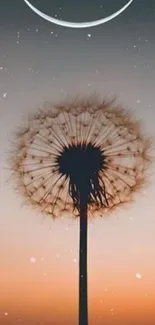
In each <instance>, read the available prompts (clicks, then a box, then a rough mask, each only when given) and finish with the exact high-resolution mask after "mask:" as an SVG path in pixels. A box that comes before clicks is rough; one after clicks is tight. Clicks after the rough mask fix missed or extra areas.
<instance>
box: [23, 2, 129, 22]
mask: <svg viewBox="0 0 155 325" xmlns="http://www.w3.org/2000/svg"><path fill="white" fill-rule="evenodd" d="M24 2H25V3H26V4H27V5H28V7H29V8H30V9H32V11H34V12H35V13H36V14H37V15H38V16H40V17H42V18H44V19H45V20H47V21H49V22H51V23H53V24H56V25H60V26H64V27H70V28H88V27H93V26H98V25H101V24H104V23H106V22H107V21H109V20H112V19H113V18H115V17H117V16H118V15H120V14H121V13H122V12H123V11H124V10H125V9H126V8H127V7H129V6H130V4H131V3H132V2H133V0H130V1H128V2H127V4H126V5H125V6H123V7H122V8H121V9H119V10H118V11H116V12H115V13H113V14H112V15H110V16H107V17H105V18H102V19H98V20H94V21H89V22H81V23H76V22H69V21H65V20H59V19H56V18H53V17H51V16H48V15H46V14H44V13H43V12H42V11H40V10H38V9H37V8H36V7H34V6H33V5H32V4H31V3H30V2H29V1H28V0H24Z"/></svg>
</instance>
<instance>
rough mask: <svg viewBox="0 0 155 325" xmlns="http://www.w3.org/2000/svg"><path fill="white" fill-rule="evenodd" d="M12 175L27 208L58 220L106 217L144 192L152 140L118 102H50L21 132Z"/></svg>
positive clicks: (18, 132) (18, 134) (91, 97)
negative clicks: (83, 214)
mask: <svg viewBox="0 0 155 325" xmlns="http://www.w3.org/2000/svg"><path fill="white" fill-rule="evenodd" d="M15 140H16V141H15V143H16V150H15V154H14V156H13V158H12V170H13V172H14V175H15V180H16V184H17V187H18V190H19V191H20V192H21V194H22V195H23V197H24V199H25V201H26V203H29V204H31V206H32V207H35V208H39V209H40V211H42V212H44V213H46V214H49V215H50V216H51V217H53V218H54V219H55V218H57V217H61V216H64V215H65V214H66V215H70V214H72V215H74V216H79V206H80V199H81V196H83V200H85V204H87V205H88V216H89V217H92V216H104V215H105V214H106V213H108V212H112V211H113V210H115V209H116V208H117V207H121V206H123V205H125V204H126V203H131V202H132V201H133V197H134V194H135V193H136V192H138V191H140V189H141V188H143V187H144V185H145V183H146V180H147V176H146V171H147V168H148V166H149V164H150V162H151V158H150V156H149V150H150V148H151V146H152V139H149V138H146V137H144V135H143V134H142V131H141V124H140V123H139V122H137V121H134V120H133V118H132V117H131V115H130V113H129V112H128V111H126V110H125V109H124V108H122V107H119V106H116V105H114V101H113V100H112V101H109V102H108V101H105V100H100V99H99V98H98V97H97V95H95V96H90V97H88V98H84V99H81V98H80V97H78V96H77V97H76V98H74V99H72V100H66V101H64V102H61V103H58V104H52V103H50V102H46V103H45V104H44V105H43V108H41V109H38V111H37V113H34V114H32V115H29V118H28V125H27V126H26V127H24V128H20V129H19V130H18V131H17V132H16V139H15Z"/></svg>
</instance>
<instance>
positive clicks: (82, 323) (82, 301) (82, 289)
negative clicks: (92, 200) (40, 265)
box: [79, 199, 88, 325]
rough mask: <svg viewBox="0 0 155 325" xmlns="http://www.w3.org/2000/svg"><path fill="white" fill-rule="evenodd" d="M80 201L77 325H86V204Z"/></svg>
mask: <svg viewBox="0 0 155 325" xmlns="http://www.w3.org/2000/svg"><path fill="white" fill-rule="evenodd" d="M82 201H83V200H82V199H81V200H80V250H79V325H88V297H87V204H83V203H82Z"/></svg>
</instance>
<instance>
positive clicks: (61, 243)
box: [0, 0, 155, 325]
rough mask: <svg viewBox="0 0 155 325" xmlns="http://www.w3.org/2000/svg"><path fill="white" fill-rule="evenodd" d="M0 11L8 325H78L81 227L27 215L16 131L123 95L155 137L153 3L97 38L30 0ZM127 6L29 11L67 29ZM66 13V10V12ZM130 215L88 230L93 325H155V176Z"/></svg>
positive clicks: (74, 5) (54, 4) (65, 1)
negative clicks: (46, 116)
mask: <svg viewBox="0 0 155 325" xmlns="http://www.w3.org/2000/svg"><path fill="white" fill-rule="evenodd" d="M1 2H2V3H1V10H0V171H1V175H0V177H1V180H0V229H1V233H0V255H1V265H0V324H3V325H17V324H22V325H51V324H55V325H75V324H78V239H79V232H78V231H79V224H78V221H72V220H66V221H63V222H62V221H61V222H60V221H59V220H57V221H55V222H53V221H52V220H50V219H48V218H46V219H44V220H43V217H42V215H39V214H38V213H37V212H35V211H32V210H31V209H30V208H27V207H26V206H21V204H22V199H21V198H20V197H18V195H17V194H16V193H15V191H14V190H13V189H12V184H11V183H10V182H7V179H8V177H9V172H8V170H7V169H5V167H6V166H7V162H6V159H7V154H8V151H9V150H10V147H11V144H10V140H11V138H12V132H14V131H15V130H16V128H17V126H18V125H19V124H20V123H21V121H22V117H23V116H24V115H27V113H28V112H30V111H34V110H36V108H37V107H39V106H40V105H42V103H43V102H44V101H45V100H53V99H54V100H57V99H58V100H59V99H63V98H65V96H66V95H71V96H72V95H75V94H82V95H85V94H89V93H91V92H92V91H94V90H97V91H98V93H100V94H101V95H102V96H105V97H106V98H111V96H113V95H116V96H117V102H118V103H121V104H123V105H124V106H125V107H127V108H129V109H131V110H134V114H135V116H136V117H138V118H140V119H142V120H143V125H144V130H145V132H146V134H148V135H151V136H153V137H155V127H154V123H155V111H154V109H155V108H154V102H155V91H154V89H155V88H154V84H155V37H154V30H155V3H154V0H147V1H146V0H135V1H133V4H132V5H131V6H130V7H129V8H128V9H127V10H126V11H125V12H124V13H123V14H121V15H120V16H119V17H117V18H115V19H114V20H112V21H111V22H109V23H106V24H104V25H101V26H98V27H95V28H89V29H80V30H76V29H69V28H63V27H59V26H56V25H53V24H51V23H49V22H47V21H45V20H43V19H42V18H40V17H38V16H37V15H36V14H35V13H33V12H32V11H31V10H30V9H29V8H28V7H27V6H26V4H25V3H24V1H22V0H14V1H12V0H2V1H1ZM126 2H127V0H103V1H101V0H95V1H92V0H91V1H84V4H83V1H82V0H81V1H80V0H79V1H75V0H74V1H73V0H72V1H71V0H70V1H69V0H62V1H57V0H55V1H50V0H38V1H36V0H32V1H31V3H32V4H34V5H36V6H37V7H38V8H39V9H41V10H43V11H44V12H45V13H47V14H51V15H55V14H56V15H58V17H60V18H63V19H65V20H72V21H73V20H74V21H83V20H86V21H89V20H92V19H94V20H95V19H98V18H101V17H104V16H106V15H108V14H111V13H113V12H114V11H115V10H118V9H119V8H120V7H121V6H123V5H124V4H125V3H126ZM60 8H61V9H60ZM150 174H151V177H150V185H149V187H148V188H147V189H146V191H143V193H142V195H141V196H137V200H136V201H135V203H134V204H133V205H131V207H130V208H129V209H125V210H122V211H120V212H119V213H118V212H117V213H116V214H114V215H112V216H111V217H108V218H105V219H97V220H94V221H93V222H92V223H90V224H89V253H88V264H89V273H88V280H89V319H90V322H89V325H103V324H105V325H108V324H109V325H129V324H132V325H137V324H139V325H146V324H147V325H153V324H155V308H154V306H155V258H154V256H155V203H154V197H155V175H154V170H153V169H152V170H151V171H150Z"/></svg>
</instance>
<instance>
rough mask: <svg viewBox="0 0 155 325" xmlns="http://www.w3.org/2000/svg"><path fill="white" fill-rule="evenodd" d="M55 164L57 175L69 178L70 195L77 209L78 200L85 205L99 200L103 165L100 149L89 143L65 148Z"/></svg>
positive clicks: (102, 155) (103, 159)
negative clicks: (100, 176)
mask: <svg viewBox="0 0 155 325" xmlns="http://www.w3.org/2000/svg"><path fill="white" fill-rule="evenodd" d="M56 163H57V166H58V170H59V173H60V174H61V175H63V176H66V178H69V182H70V183H69V184H70V185H69V187H70V188H69V191H70V195H71V197H72V199H73V201H74V203H75V205H76V206H77V207H78V206H79V203H80V198H82V200H83V201H84V202H85V204H86V203H91V202H92V201H97V199H99V192H100V185H99V172H100V171H101V170H102V169H103V168H104V164H105V156H104V154H103V151H102V150H101V149H100V147H98V146H95V145H92V144H91V143H88V144H77V145H76V144H73V145H70V146H68V147H67V146H66V147H64V148H63V150H62V152H61V153H60V154H59V156H58V157H57V159H56Z"/></svg>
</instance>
